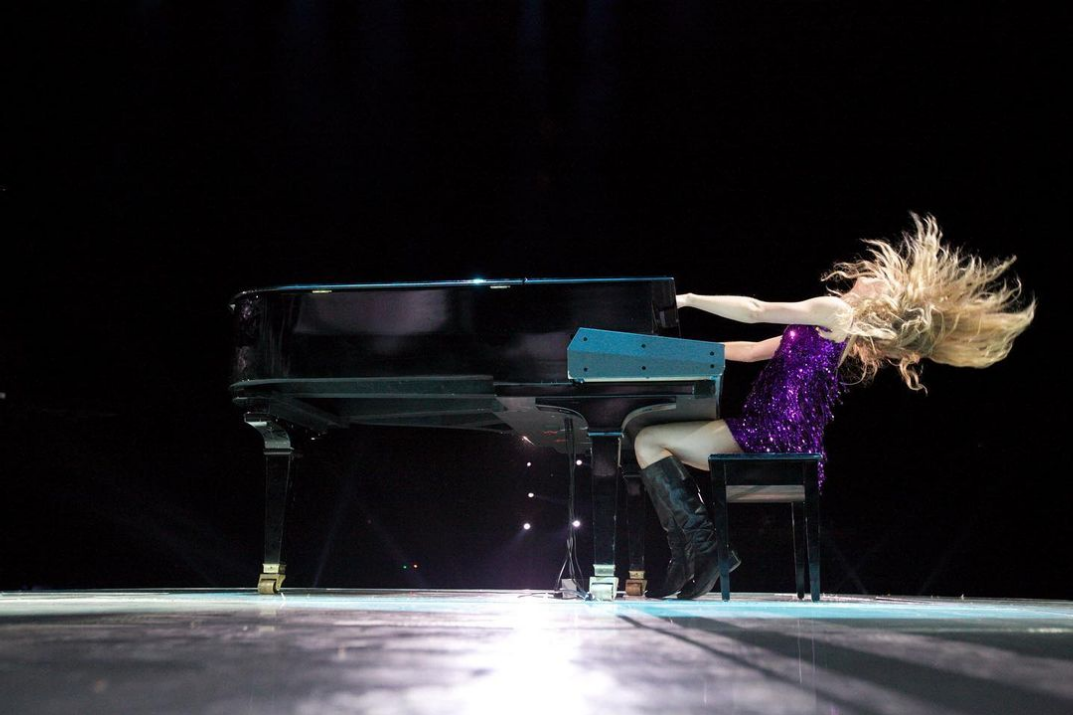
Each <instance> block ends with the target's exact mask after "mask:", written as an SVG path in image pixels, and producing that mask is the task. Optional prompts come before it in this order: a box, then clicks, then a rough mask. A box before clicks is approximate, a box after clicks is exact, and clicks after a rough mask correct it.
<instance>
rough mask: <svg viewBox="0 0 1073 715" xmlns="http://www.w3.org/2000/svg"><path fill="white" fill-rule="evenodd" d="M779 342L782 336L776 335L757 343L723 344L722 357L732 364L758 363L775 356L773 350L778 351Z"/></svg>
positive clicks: (738, 342) (745, 341) (743, 341)
mask: <svg viewBox="0 0 1073 715" xmlns="http://www.w3.org/2000/svg"><path fill="white" fill-rule="evenodd" d="M781 342H782V336H781V335H776V336H775V337H773V338H768V339H767V340H761V341H760V342H758V343H753V342H749V341H747V340H738V341H734V342H730V343H723V351H724V352H723V357H724V359H726V360H730V361H732V362H759V361H760V360H768V359H770V358H771V356H772V355H774V354H775V350H777V349H778V347H779V343H781Z"/></svg>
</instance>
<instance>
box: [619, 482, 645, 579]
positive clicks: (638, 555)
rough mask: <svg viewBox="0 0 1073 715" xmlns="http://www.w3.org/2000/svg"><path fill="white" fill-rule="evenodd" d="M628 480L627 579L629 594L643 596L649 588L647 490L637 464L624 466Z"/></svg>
mask: <svg viewBox="0 0 1073 715" xmlns="http://www.w3.org/2000/svg"><path fill="white" fill-rule="evenodd" d="M622 478H623V480H624V481H625V482H626V530H627V533H628V534H629V538H630V577H629V578H628V579H626V595H627V596H643V595H645V590H646V589H647V588H648V580H647V579H645V490H644V486H643V485H642V484H641V475H640V473H639V471H638V467H637V465H636V464H633V465H631V466H630V467H627V466H626V465H625V464H624V465H623V468H622Z"/></svg>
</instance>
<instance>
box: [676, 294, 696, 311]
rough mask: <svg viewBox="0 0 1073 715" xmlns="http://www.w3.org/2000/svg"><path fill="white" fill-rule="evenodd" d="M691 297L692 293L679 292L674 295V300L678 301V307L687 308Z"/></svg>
mask: <svg viewBox="0 0 1073 715" xmlns="http://www.w3.org/2000/svg"><path fill="white" fill-rule="evenodd" d="M692 297H693V294H692V293H679V294H678V295H676V296H675V297H674V298H675V301H676V302H677V303H678V307H679V308H689V307H690V305H689V300H690V298H692Z"/></svg>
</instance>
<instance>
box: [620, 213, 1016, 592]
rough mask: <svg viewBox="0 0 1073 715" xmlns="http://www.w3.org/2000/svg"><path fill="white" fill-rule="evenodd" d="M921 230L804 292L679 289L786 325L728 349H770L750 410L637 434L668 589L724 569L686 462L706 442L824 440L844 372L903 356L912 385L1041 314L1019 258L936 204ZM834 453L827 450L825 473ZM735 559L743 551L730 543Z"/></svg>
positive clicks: (717, 445)
mask: <svg viewBox="0 0 1073 715" xmlns="http://www.w3.org/2000/svg"><path fill="white" fill-rule="evenodd" d="M911 215H912V217H913V222H914V224H915V231H913V232H911V233H908V232H907V233H903V235H902V241H901V242H900V244H899V245H897V246H894V245H891V244H890V243H888V242H886V241H879V240H866V241H865V243H866V244H867V245H869V246H870V248H869V251H868V256H867V257H865V258H860V259H858V260H855V261H851V262H844V263H839V264H837V265H835V267H834V268H833V269H832V270H831V271H830V272H829V273H828V274H827V275H825V276H823V280H824V281H835V282H836V283H841V284H842V285H847V284H851V287H850V288H849V289H848V290H842V291H839V290H837V289H834V288H832V289H830V295H825V296H820V297H816V298H811V299H809V300H804V301H800V302H797V303H768V302H763V301H759V300H756V299H754V298H748V297H742V296H702V295H693V294H691V293H687V294H685V295H680V296H678V307H679V308H696V309H699V310H704V311H706V312H709V313H714V314H715V315H719V316H721V317H724V318H729V319H731V320H737V321H740V322H743V323H779V324H784V325H786V326H787V327H786V329H785V330H784V331H783V333H782V335H779V336H777V337H773V338H770V339H768V340H764V341H761V342H756V343H753V342H730V343H725V348H726V353H725V356H726V359H727V360H735V361H743V362H754V361H760V360H768V361H769V362H768V364H767V365H765V367H764V369H763V370H762V371H761V373H760V375H759V376H758V377H757V379H756V381H755V382H754V383H753V385H752V388H751V389H750V392H749V395H748V397H747V398H746V400H745V405H744V407H743V409H742V412H741V415H740V416H738V417H735V418H728V419H726V420H713V421H711V422H679V423H670V424H662V425H654V426H651V427H646V428H645V429H642V430H641V431H640V432H639V433H638V434H637V436H636V438H635V439H634V450H635V452H636V455H637V461H638V464H639V465H640V466H641V478H642V481H643V482H644V484H645V488H646V489H647V490H648V493H649V496H650V497H651V499H652V503H653V505H654V506H655V509H656V513H657V514H658V515H659V518H660V523H661V524H662V525H663V528H664V530H665V531H666V532H667V541H668V544H669V546H670V548H671V561H670V564H669V566H668V569H667V578H666V580H665V582H664V586H663V588H662V590H660V591H650V592H649V594H647V595H649V596H652V597H656V598H661V597H664V596H669V595H671V594H673V593H676V592H677V593H678V597H679V598H697V597H699V596H703V595H704V594H706V593H708V591H710V590H711V589H712V588H713V587H714V586H715V583H716V581H717V580H718V578H719V563H718V558H717V556H716V547H715V534H714V529H713V527H712V524H711V521H710V520H709V519H708V516H707V512H706V510H705V508H704V505H703V504H702V503H701V501H700V499H699V496H698V493H697V487H696V485H695V484H694V483H693V481H692V479H691V478H690V477H689V474H688V472H687V471H686V469H685V467H684V466H683V465H689V466H691V467H695V468H697V469H707V468H708V455H709V454H713V453H738V452H818V453H820V454H821V455H823V454H824V451H823V430H824V427H825V426H826V425H827V423H828V422H829V421H830V420H831V410H832V408H833V407H834V405H835V404H836V403H837V402H838V399H839V393H840V390H841V389H842V386H843V382H842V377H844V376H846V375H848V374H853V375H855V378H856V379H855V380H853V383H854V384H856V383H865V382H868V381H869V380H870V379H871V378H872V377H873V376H874V375H875V373H876V371H877V370H878V369H879V368H880V367H881V366H883V365H885V364H889V365H893V366H895V367H897V368H898V371H899V373H900V374H901V377H902V380H903V381H904V382H905V384H906V385H908V387H909V388H910V389H912V390H920V389H924V388H923V385H922V384H921V382H920V362H921V360H923V359H925V358H927V359H929V360H932V361H934V362H938V363H942V364H945V365H955V366H959V367H978V368H979V367H987V366H988V365H992V364H994V363H996V362H998V361H999V360H1001V359H1003V358H1004V357H1006V355H1007V354H1009V352H1010V348H1011V347H1012V346H1013V340H1014V338H1015V337H1016V336H1017V335H1019V334H1020V333H1021V332H1022V331H1024V329H1025V328H1027V327H1028V325H1029V323H1031V322H1032V318H1033V316H1034V314H1035V309H1036V302H1035V300H1032V301H1030V302H1029V303H1028V304H1027V305H1026V306H1023V307H1021V306H1018V305H1017V303H1018V302H1019V301H1018V299H1019V298H1020V295H1021V284H1020V282H1019V281H1018V280H1017V279H1016V278H1015V279H1014V280H1013V284H1012V285H1011V284H1009V283H1007V282H1005V280H1000V279H1001V277H1002V276H1003V274H1004V273H1005V272H1006V270H1007V269H1008V268H1009V267H1010V265H1011V264H1012V263H1013V262H1014V260H1015V257H1010V258H1007V259H1005V260H1000V261H994V262H987V261H984V260H982V259H981V258H979V257H977V256H972V255H963V254H962V253H961V252H960V251H959V250H957V249H953V248H950V247H948V246H946V245H944V244H943V243H942V241H941V238H942V233H941V231H940V230H939V226H938V224H937V223H936V221H935V218H934V217H932V216H925V217H924V218H921V217H919V216H917V215H916V214H911ZM824 461H825V460H824V459H821V461H820V474H819V477H820V484H821V486H822V484H823V477H824V473H823V466H824ZM731 557H732V563H731V568H735V567H737V565H738V563H740V562H739V561H738V559H737V555H736V554H733V553H732V554H731Z"/></svg>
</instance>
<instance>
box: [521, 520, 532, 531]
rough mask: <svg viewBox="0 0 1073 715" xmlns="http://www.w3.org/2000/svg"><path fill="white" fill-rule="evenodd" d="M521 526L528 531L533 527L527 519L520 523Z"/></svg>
mask: <svg viewBox="0 0 1073 715" xmlns="http://www.w3.org/2000/svg"><path fill="white" fill-rule="evenodd" d="M522 528H523V529H525V530H526V531H529V530H530V529H532V528H533V525H532V524H530V523H529V522H528V521H527V522H525V523H524V524H522Z"/></svg>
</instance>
